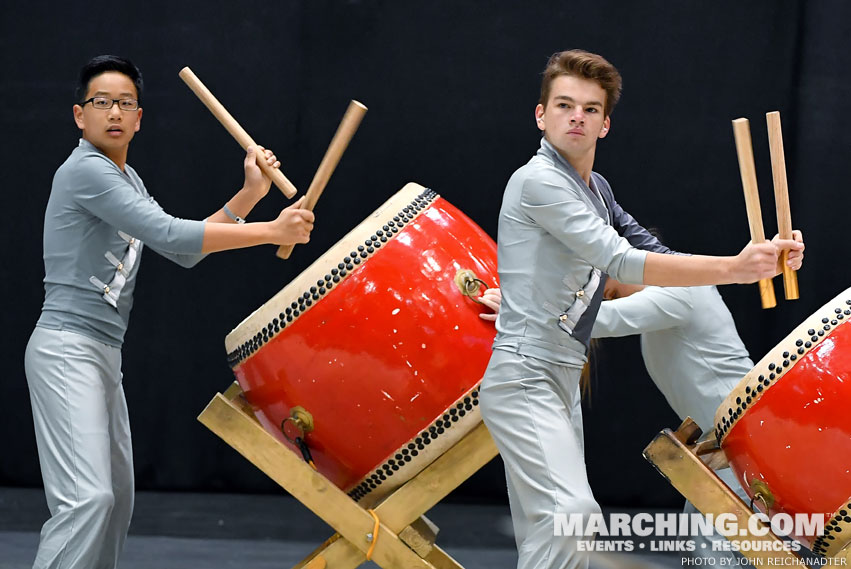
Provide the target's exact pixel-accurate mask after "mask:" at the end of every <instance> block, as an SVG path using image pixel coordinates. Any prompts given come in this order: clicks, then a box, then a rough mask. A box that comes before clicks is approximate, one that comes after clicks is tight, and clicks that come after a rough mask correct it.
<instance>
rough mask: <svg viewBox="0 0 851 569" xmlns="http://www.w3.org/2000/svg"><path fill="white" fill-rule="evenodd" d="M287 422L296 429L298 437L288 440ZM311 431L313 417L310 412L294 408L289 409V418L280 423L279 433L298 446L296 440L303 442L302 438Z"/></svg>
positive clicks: (301, 408) (298, 407)
mask: <svg viewBox="0 0 851 569" xmlns="http://www.w3.org/2000/svg"><path fill="white" fill-rule="evenodd" d="M287 422H291V423H292V425H293V426H294V427H295V428H296V429H298V436H296V437H295V438H290V436H289V435H288V434H287V429H286V426H287ZM312 430H313V415H311V414H310V412H309V411H308V410H307V409H305V408H304V407H301V406H296V407H293V408H292V409H290V416H289V417H287V418H286V419H284V420H283V421H281V433H283V435H284V438H285V439H287V440H288V441H289V442H291V443H292V444H294V445H298V443H297V442H296V439H302V440H304V436H305V435H306V434H307V433H309V432H310V431H312Z"/></svg>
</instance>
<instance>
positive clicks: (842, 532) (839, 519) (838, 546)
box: [812, 496, 851, 557]
mask: <svg viewBox="0 0 851 569" xmlns="http://www.w3.org/2000/svg"><path fill="white" fill-rule="evenodd" d="M845 502H846V503H845V504H844V505H842V506H840V507H839V508H837V509H836V511H835V512H834V513H833V516H832V517H831V519H830V521H829V522H827V523H826V524H825V526H824V535H821V536H819V537H818V538H816V539H815V540H814V541H813V546H812V550H813V553H818V554H819V555H824V556H825V557H836V556H837V555H838V554H839V553H840V552H841V551H842V550H843V549H845V547H846V546H848V545H849V542H851V537H849V533H851V521H848V520H849V519H851V496H849V497H848V499H847V500H846V501H845ZM831 535H832V536H833V537H832V538H831V537H829V536H831Z"/></svg>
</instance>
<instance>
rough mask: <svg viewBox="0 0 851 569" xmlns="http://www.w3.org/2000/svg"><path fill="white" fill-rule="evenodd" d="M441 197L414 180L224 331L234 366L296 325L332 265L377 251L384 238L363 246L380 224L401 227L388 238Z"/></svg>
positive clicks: (364, 256) (388, 237)
mask: <svg viewBox="0 0 851 569" xmlns="http://www.w3.org/2000/svg"><path fill="white" fill-rule="evenodd" d="M438 198H440V195H438V194H437V193H435V192H434V191H432V190H429V189H427V188H425V187H423V186H421V185H419V184H417V183H414V182H409V183H408V184H406V185H405V186H404V187H403V188H402V189H400V190H399V191H397V192H396V193H395V194H393V195H392V196H391V197H390V198H388V199H387V201H385V202H384V203H383V204H382V205H381V206H379V207H378V208H377V209H376V210H375V211H374V212H372V213H371V214H370V215H368V216H367V217H366V218H365V219H364V220H363V221H361V222H360V223H359V224H358V225H357V226H355V227H354V228H353V229H352V230H351V231H349V232H348V233H347V234H346V235H345V236H343V237H342V238H341V239H340V240H339V241H337V243H335V244H334V245H333V246H331V247H330V248H329V249H328V250H327V251H325V253H323V254H322V255H321V256H320V257H319V258H318V259H317V260H316V261H314V262H313V263H311V265H310V266H308V267H307V268H306V269H304V270H303V271H302V272H301V273H300V274H299V275H298V276H296V277H295V278H294V279H292V280H291V281H290V282H289V283H287V284H286V285H285V286H284V287H283V288H282V289H281V290H280V291H278V292H277V293H276V294H275V295H274V296H273V297H272V298H270V299H269V300H267V301H266V302H265V303H264V304H263V305H262V306H260V307H259V308H258V309H256V310H255V311H254V312H252V313H251V314H250V315H248V316H247V317H246V318H244V319H243V320H242V322H240V323H239V324H238V325H237V326H236V327H235V328H234V329H233V330H231V332H230V333H229V334H228V335H227V336H226V337H225V350H226V351H227V353H228V362H229V363H230V365H231V367H232V368H236V367H238V366H239V365H241V364H242V363H243V362H245V361H246V360H248V359H249V358H250V357H251V356H252V355H254V354H255V353H257V351H258V350H259V349H260V348H261V347H263V346H264V345H265V344H266V343H268V342H269V341H271V340H272V339H273V338H274V337H275V336H277V334H279V333H280V332H281V331H283V330H284V329H285V327H286V326H289V325H292V323H294V322H295V321H296V320H297V319H298V318H300V317H301V316H303V315H304V314H305V313H306V312H308V311H309V310H310V308H311V307H312V306H313V305H314V304H318V299H317V301H316V303H314V302H313V301H312V300H311V297H305V295H311V294H312V295H313V298H316V296H317V294H316V293H311V292H310V289H311V287H315V286H316V285H317V282H318V281H319V280H324V277H325V276H326V275H329V274H331V271H332V270H334V269H332V267H333V268H336V267H337V266H338V264H339V263H340V261H341V260H342V259H344V258H345V257H348V256H350V252H355V251H356V250H357V249H358V248H359V247H361V248H364V250H363V251H360V253H359V260H358V261H357V263H356V264H357V265H358V267H359V266H360V264H362V262H363V261H364V260H366V259H368V258H369V257H370V256H371V255H374V254H376V253H377V252H378V251H379V250H380V247H381V245H382V244H383V243H382V242H379V243H378V244H377V245H376V246H375V247H372V248H370V249H371V252H368V250H367V248H366V247H364V244H365V243H366V242H367V241H371V236H373V235H376V233H377V231H378V230H377V229H376V227H377V228H378V229H381V228H382V227H384V226H389V227H391V229H396V231H392V232H387V233H385V234H384V235H383V236H386V237H387V239H386V241H384V243H386V242H389V241H390V240H392V239H393V238H395V237H396V236H397V235H399V234H400V233H402V232H403V228H404V227H405V226H407V224H408V223H410V222H411V221H413V220H414V219H416V218H417V217H419V215H420V214H421V213H422V212H423V211H425V210H426V209H428V206H429V205H430V204H431V203H432V202H434V201H436V200H437V199H438ZM394 220H396V221H394ZM356 270H357V267H355V268H354V269H352V270H350V271H348V272H347V274H346V275H344V276H341V277H340V280H339V282H335V283H333V286H335V287H336V286H339V285H340V283H341V282H342V281H343V280H345V279H346V278H347V277H348V276H349V275H351V274H352V272H354V271H356ZM330 288H331V287H330V286H329V289H330ZM330 292H331V291H330V290H329V291H327V293H330ZM320 296H321V295H320ZM303 298H307V299H308V300H307V301H306V304H305V305H304V306H303V307H302V306H300V309H299V310H297V311H296V313H297V315H296V316H294V317H293V318H292V320H291V321H290V320H288V321H287V322H286V323H284V322H282V321H280V319H279V316H280V314H281V313H282V310H283V309H286V307H290V306H291V305H292V304H293V303H297V302H298V301H299V300H300V299H303ZM282 307H283V309H282Z"/></svg>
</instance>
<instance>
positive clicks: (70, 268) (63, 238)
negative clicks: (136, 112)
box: [37, 139, 204, 347]
mask: <svg viewBox="0 0 851 569" xmlns="http://www.w3.org/2000/svg"><path fill="white" fill-rule="evenodd" d="M203 240H204V222H202V221H190V220H186V219H178V218H176V217H172V216H171V215H169V214H167V213H166V212H164V211H163V209H162V208H161V207H160V206H159V204H158V203H157V202H156V201H154V198H153V197H151V195H150V194H149V193H148V191H147V190H146V189H145V185H144V184H143V183H142V179H141V178H140V177H139V176H138V175H137V174H136V172H135V171H134V170H133V168H131V167H130V165H129V164H127V165H125V167H124V171H123V172H122V171H121V170H120V169H119V168H118V166H116V165H115V163H114V162H112V160H110V159H109V158H107V157H106V156H105V155H104V154H103V153H102V152H101V151H100V150H98V149H97V148H96V147H95V146H94V145H92V144H91V143H90V142H88V141H87V140H83V139H81V140H80V144H79V146H78V147H77V148H75V149H74V151H73V152H72V153H71V155H70V156H69V157H68V159H67V160H66V161H65V163H64V164H62V166H60V167H59V169H58V170H57V171H56V175H55V176H54V178H53V188H52V189H51V192H50V199H49V200H48V202H47V209H46V210H45V214H44V305H43V307H42V313H41V317H40V318H39V321H38V324H37V325H38V326H40V327H42V328H47V329H50V330H68V331H72V332H77V333H79V334H83V335H84V336H88V337H89V338H92V339H94V340H97V341H99V342H103V343H105V344H107V345H110V346H116V347H121V344H122V342H123V341H124V333H125V332H126V330H127V323H128V321H129V318H130V309H131V308H132V306H133V290H134V288H135V285H136V273H137V271H138V270H139V261H140V259H141V255H142V245H143V242H144V243H147V244H148V245H149V246H150V247H151V248H152V249H154V250H155V251H157V252H158V253H160V254H161V255H163V256H165V257H167V258H168V259H170V260H172V261H174V262H176V263H179V264H181V265H183V266H186V267H189V266H192V265H194V264H195V263H197V262H198V261H200V260H201V259H202V258H203V255H202V254H201V246H202V243H203Z"/></svg>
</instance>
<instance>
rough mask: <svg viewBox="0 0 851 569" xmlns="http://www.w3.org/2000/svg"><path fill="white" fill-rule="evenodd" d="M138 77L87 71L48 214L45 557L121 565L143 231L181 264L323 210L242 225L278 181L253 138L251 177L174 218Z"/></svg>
mask: <svg viewBox="0 0 851 569" xmlns="http://www.w3.org/2000/svg"><path fill="white" fill-rule="evenodd" d="M141 96H142V76H141V74H140V72H139V70H138V69H137V68H136V66H135V65H133V64H132V63H131V62H129V61H128V60H126V59H123V58H120V57H115V56H110V55H105V56H98V57H95V58H94V59H92V60H91V61H89V62H88V63H87V64H86V65H85V66H84V67H83V69H82V71H81V73H80V81H79V85H78V93H77V101H79V103H78V104H75V105H74V120H75V122H76V123H77V126H78V127H79V129H80V130H81V131H82V138H81V139H80V143H79V146H77V148H75V149H74V150H73V152H71V155H70V156H69V157H68V159H67V160H66V161H65V163H64V164H62V165H61V166H60V167H59V169H58V170H57V171H56V175H55V176H54V179H53V187H52V189H51V193H50V198H49V200H48V204H47V210H46V212H45V218H44V268H45V277H44V289H45V299H44V305H43V307H42V312H41V317H40V318H39V320H38V322H37V324H36V328H35V330H34V331H33V334H32V336H31V337H30V341H29V343H28V345H27V350H26V356H25V369H26V375H27V383H28V385H29V390H30V400H31V403H32V411H33V422H34V426H35V433H36V441H37V443H38V453H39V462H40V464H41V472H42V478H43V480H44V488H45V495H46V497H47V503H48V506H49V508H50V513H51V518H50V519H49V520H48V521H47V522H46V523H45V524H44V526H43V528H42V531H41V540H40V543H39V549H38V554H37V556H36V560H35V564H34V567H35V568H37V569H46V568H55V569H59V568H61V569H107V568H114V567H117V566H118V558H119V556H120V554H121V550H122V548H123V544H124V540H125V538H126V535H127V529H128V527H129V525H130V517H131V514H132V510H133V491H134V482H133V458H132V448H131V440H130V425H129V419H128V416H127V405H126V403H125V399H124V391H123V388H122V385H121V378H122V374H121V345H122V342H123V340H124V333H125V331H126V329H127V323H128V319H129V316H130V309H131V307H132V304H133V290H134V287H135V283H136V275H137V272H138V270H139V261H140V256H141V253H142V247H143V243H144V244H146V245H148V246H149V247H150V248H151V249H153V250H154V251H156V252H157V253H159V254H161V255H163V256H165V257H167V258H168V259H170V260H172V261H174V262H176V263H178V264H180V265H182V266H185V267H191V266H193V265H195V264H196V263H198V262H199V261H200V260H201V259H202V258H203V257H204V255H205V254H207V253H212V252H216V251H223V250H227V249H237V248H242V247H249V246H253V245H261V244H265V243H269V244H274V245H285V244H292V243H306V242H307V241H308V239H309V235H310V231H311V230H312V229H313V213H312V212H310V211H307V210H304V209H299V206H300V203H301V202H300V201H299V202H297V203H296V204H294V205H293V206H290V207H289V208H287V209H285V210H283V211H282V212H281V214H280V215H279V216H278V218H277V219H275V220H274V221H271V222H260V223H244V220H243V219H242V218H244V217H245V216H246V215H248V213H249V212H250V211H251V209H252V208H253V207H254V205H255V204H256V203H257V202H258V201H259V200H260V199H261V198H262V197H263V196H264V195H266V193H267V192H268V191H269V186H270V180H269V179H268V178H267V177H266V176H265V175H264V174H263V173H262V171H261V170H260V168H259V167H258V166H257V164H256V162H255V152H263V153H264V155H263V157H262V158H264V159H265V160H266V161H267V163H268V164H269V165H270V166H273V167H278V166H279V163H278V162H277V161H276V160H275V156H274V155H273V154H272V152H270V151H268V150H264V149H263V148H260V147H258V148H257V149H249V151H248V153H247V155H246V157H245V160H244V162H243V168H244V170H245V183H244V186H243V187H242V188H241V189H240V190H239V191H238V192H237V193H236V195H234V196H233V197H232V198H231V199H230V200H229V201H228V202H227V203H226V204H225V205H224V206H223V207H222V208H221V209H219V210H218V211H216V212H215V213H213V214H212V215H210V216H209V217H207V218H206V220H204V221H190V220H185V219H179V218H176V217H172V216H171V215H169V214H167V213H166V212H164V211H163V210H162V208H161V207H160V206H159V205H158V204H157V202H156V201H154V199H153V197H151V195H150V194H149V193H148V191H147V190H146V188H145V185H144V184H143V183H142V180H141V178H140V177H139V176H138V175H137V174H136V172H135V171H134V170H133V168H131V167H130V166H129V165H128V164H127V162H126V161H127V152H128V148H129V145H130V141H131V140H132V139H133V135H134V134H135V133H136V132H138V131H139V127H140V124H141V119H142V108H141V106H140V104H139V100H140V99H141Z"/></svg>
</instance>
